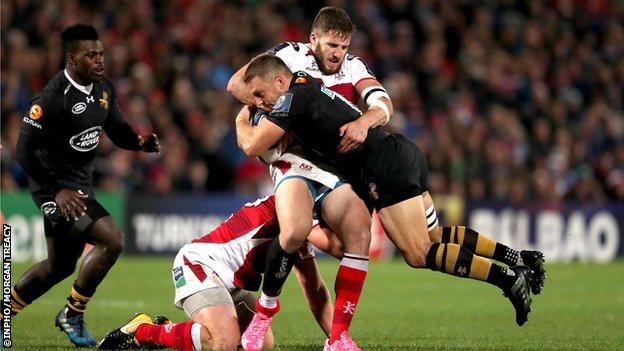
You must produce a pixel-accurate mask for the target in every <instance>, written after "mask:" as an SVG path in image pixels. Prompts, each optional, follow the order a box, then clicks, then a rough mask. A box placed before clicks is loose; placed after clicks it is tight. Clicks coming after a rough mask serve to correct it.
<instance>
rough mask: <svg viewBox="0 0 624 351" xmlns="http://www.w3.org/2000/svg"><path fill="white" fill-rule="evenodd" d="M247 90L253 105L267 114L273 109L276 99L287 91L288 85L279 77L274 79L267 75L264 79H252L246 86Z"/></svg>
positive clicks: (284, 79)
mask: <svg viewBox="0 0 624 351" xmlns="http://www.w3.org/2000/svg"><path fill="white" fill-rule="evenodd" d="M288 82H289V81H288ZM247 88H248V89H249V92H250V93H251V95H253V97H254V105H256V107H257V108H259V109H262V110H264V111H267V112H268V111H271V110H272V109H273V105H275V101H277V98H279V97H280V95H282V93H284V92H285V91H286V90H288V83H287V81H286V78H285V77H282V76H281V75H277V76H275V77H271V76H270V75H269V76H267V77H265V78H261V77H254V78H253V79H252V80H251V81H250V82H249V83H248V84H247Z"/></svg>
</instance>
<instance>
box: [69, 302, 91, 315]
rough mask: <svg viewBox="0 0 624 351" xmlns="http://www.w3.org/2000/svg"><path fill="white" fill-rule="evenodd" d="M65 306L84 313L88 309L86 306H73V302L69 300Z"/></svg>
mask: <svg viewBox="0 0 624 351" xmlns="http://www.w3.org/2000/svg"><path fill="white" fill-rule="evenodd" d="M65 306H67V307H69V308H71V309H72V310H74V311H76V312H80V313H84V311H85V310H86V308H83V309H80V308H78V307H76V306H72V304H71V303H69V302H68V303H66V304H65Z"/></svg>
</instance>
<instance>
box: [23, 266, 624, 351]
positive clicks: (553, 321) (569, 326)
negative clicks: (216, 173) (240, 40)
mask: <svg viewBox="0 0 624 351" xmlns="http://www.w3.org/2000/svg"><path fill="white" fill-rule="evenodd" d="M172 259H173V258H172V257H171V258H164V257H163V258H139V257H123V258H121V259H120V260H119V261H118V263H117V264H116V266H115V267H114V268H113V269H112V270H111V272H110V273H109V275H108V277H107V278H106V280H105V281H104V282H103V283H102V285H101V286H100V287H99V289H98V291H97V294H96V296H95V298H94V299H93V300H92V301H91V302H90V304H89V308H88V310H87V314H86V320H87V323H88V325H89V328H90V331H91V333H92V334H93V335H94V337H95V338H96V339H100V338H102V337H103V335H104V334H105V333H106V332H107V331H109V330H111V329H114V328H116V327H118V326H119V325H120V324H122V323H123V322H124V321H126V320H127V319H128V318H129V317H130V316H131V315H132V313H134V312H136V311H145V312H147V313H149V314H151V315H153V314H166V315H168V316H169V317H170V318H171V319H173V320H174V321H179V320H181V319H183V318H184V315H183V313H182V312H181V311H179V310H176V309H175V307H173V304H172V300H173V288H172V283H171V278H170V269H171V262H172ZM320 265H321V270H322V272H323V276H324V278H325V281H326V282H327V283H328V286H329V288H330V290H332V289H333V280H334V275H335V271H336V269H337V267H338V263H337V261H334V260H321V263H320ZM29 266H30V264H14V265H13V280H14V281H15V280H16V279H18V278H19V276H20V274H21V273H22V272H24V270H25V269H26V268H28V267H29ZM547 269H548V276H549V279H548V281H547V284H546V288H545V290H544V292H543V293H542V294H541V295H538V296H536V297H534V304H533V312H532V313H531V314H530V315H529V321H528V322H527V324H525V326H524V327H517V326H516V324H515V321H514V312H513V307H512V306H511V303H509V301H508V300H507V299H506V298H504V297H503V296H502V295H501V293H500V292H499V291H498V289H496V288H494V287H492V286H488V285H487V284H483V283H480V282H477V281H471V280H467V279H458V278H455V277H451V276H446V275H442V274H440V273H435V272H431V271H429V270H412V269H410V268H408V267H407V266H406V265H405V264H403V263H402V261H392V262H387V263H372V264H371V266H370V270H369V275H368V280H367V283H366V286H365V288H364V294H363V296H362V299H361V300H360V304H359V308H358V310H357V313H356V316H355V319H354V322H353V325H352V328H351V333H352V336H353V337H354V339H355V340H356V341H357V342H358V343H359V345H360V346H361V347H362V348H363V349H364V350H561V351H571V350H624V317H623V316H624V261H619V262H615V263H611V264H606V265H595V264H578V263H575V264H569V265H563V264H559V265H549V266H548V267H547ZM72 282H73V279H67V280H65V281H63V282H62V283H60V284H58V285H57V286H56V287H54V288H53V289H52V290H51V291H50V292H48V293H47V294H46V295H44V296H43V297H41V298H40V299H39V300H37V301H35V303H34V304H33V305H31V306H29V307H27V309H25V310H24V311H23V312H22V314H20V315H19V316H17V317H16V318H14V319H13V321H12V322H13V324H12V328H13V330H12V332H13V344H14V346H13V349H16V350H53V349H54V350H71V349H74V348H73V347H72V345H71V344H70V343H69V341H68V340H67V338H66V336H65V335H64V334H62V333H61V332H59V331H58V330H57V329H55V327H54V316H55V315H56V313H57V312H58V310H59V309H60V308H61V306H62V305H63V303H64V300H65V298H66V296H67V293H68V291H69V288H70V286H71V283H72ZM282 306H283V307H282V312H280V314H279V315H278V316H277V317H276V318H275V320H274V323H273V329H274V332H275V335H276V343H277V350H305V351H307V350H322V345H323V342H324V336H323V334H322V332H321V331H320V329H319V328H318V327H317V325H316V323H315V322H314V319H313V318H312V315H311V313H310V312H309V311H308V310H307V307H306V306H305V302H304V300H303V297H302V294H301V292H300V290H299V288H298V286H297V284H296V280H295V279H294V278H293V277H291V278H290V279H289V281H288V284H287V286H286V287H285V288H284V291H283V293H282Z"/></svg>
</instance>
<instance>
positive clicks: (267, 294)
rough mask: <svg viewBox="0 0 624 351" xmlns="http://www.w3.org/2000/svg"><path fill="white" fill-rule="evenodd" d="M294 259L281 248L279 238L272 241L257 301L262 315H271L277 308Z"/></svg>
mask: <svg viewBox="0 0 624 351" xmlns="http://www.w3.org/2000/svg"><path fill="white" fill-rule="evenodd" d="M295 258H296V255H295V254H294V253H288V252H286V251H285V250H284V249H283V248H282V246H281V245H280V242H279V238H275V239H273V242H271V245H270V246H269V248H268V251H267V258H266V266H265V270H264V277H263V282H262V295H261V297H260V299H259V305H260V306H259V307H260V308H264V309H263V311H262V312H263V313H265V314H267V315H269V316H270V315H272V314H273V313H271V312H272V310H274V309H275V308H276V307H277V297H278V296H279V294H280V292H281V291H282V286H284V283H285V282H286V279H287V278H288V274H289V273H290V271H291V270H292V267H293V265H294V264H295ZM275 312H277V311H275Z"/></svg>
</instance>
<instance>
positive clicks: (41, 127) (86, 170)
mask: <svg viewBox="0 0 624 351" xmlns="http://www.w3.org/2000/svg"><path fill="white" fill-rule="evenodd" d="M74 84H75V83H74ZM74 84H73V83H72V82H71V81H70V80H69V77H68V74H67V73H66V71H60V72H59V73H58V74H57V75H56V76H55V77H54V78H52V79H51V80H50V81H49V82H48V84H47V85H46V87H45V88H44V89H43V90H42V91H41V92H40V93H39V94H37V95H36V96H35V97H34V98H33V99H32V100H31V102H30V109H29V110H28V112H27V113H26V114H25V115H24V117H23V118H22V125H21V129H20V136H19V141H18V145H17V158H18V161H19V162H20V164H21V166H22V167H23V168H24V170H25V171H26V173H27V174H28V176H29V178H30V179H31V182H30V189H31V191H33V192H43V193H48V194H55V193H56V192H58V191H59V190H60V189H61V188H68V189H73V190H83V191H85V192H88V193H90V194H92V189H91V187H92V181H93V179H92V178H93V170H94V159H95V153H96V148H97V147H98V145H99V143H100V134H101V133H102V131H104V132H106V134H107V135H108V137H109V138H110V139H111V140H112V141H113V143H115V145H117V146H119V147H121V148H124V149H128V150H139V144H138V136H137V134H136V133H135V132H134V130H133V129H132V128H131V127H130V125H128V123H126V122H125V121H124V120H123V116H122V114H121V111H120V110H119V106H118V105H117V101H116V95H115V89H114V88H113V86H112V84H111V83H110V82H108V81H107V80H106V79H103V80H102V81H100V82H93V84H92V86H91V91H90V92H88V93H87V92H85V91H83V90H81V89H79V88H78V87H77V86H76V85H74Z"/></svg>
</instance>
